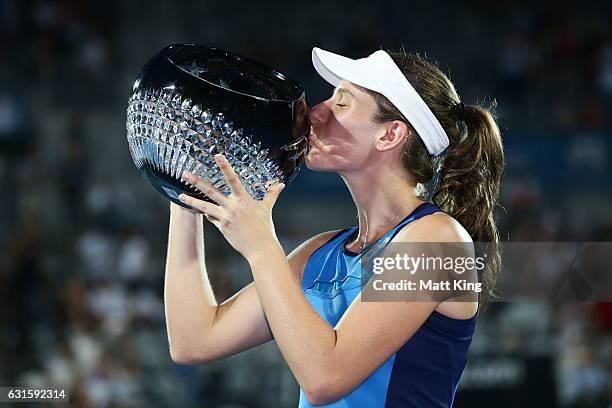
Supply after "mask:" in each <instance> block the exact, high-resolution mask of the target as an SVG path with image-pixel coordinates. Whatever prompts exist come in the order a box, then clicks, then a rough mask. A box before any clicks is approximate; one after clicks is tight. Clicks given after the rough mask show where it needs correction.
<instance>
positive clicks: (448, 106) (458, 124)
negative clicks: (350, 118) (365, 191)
mask: <svg viewBox="0 0 612 408" xmlns="http://www.w3.org/2000/svg"><path fill="white" fill-rule="evenodd" d="M389 55H390V56H391V58H393V60H394V62H395V63H396V65H397V66H398V67H399V68H400V70H401V71H402V73H403V74H404V75H405V76H406V79H408V81H409V82H410V84H411V85H412V86H413V88H414V89H415V90H416V91H417V93H418V94H419V95H420V96H421V98H422V99H423V101H425V103H426V104H427V106H428V107H429V109H431V111H432V112H433V114H434V115H435V117H436V118H437V119H438V121H439V122H440V124H441V125H442V127H443V128H444V131H445V132H446V134H447V135H448V139H449V146H448V148H447V150H446V151H445V154H443V155H441V156H438V157H433V156H431V155H430V154H429V152H428V151H427V149H426V148H425V144H424V143H423V141H422V140H421V138H420V137H419V136H418V134H417V132H416V131H415V130H414V128H413V127H412V126H411V125H410V122H409V121H407V120H406V118H405V117H404V116H403V115H402V114H401V113H400V112H399V111H398V110H397V108H396V107H395V106H394V105H393V104H392V103H391V102H389V100H388V99H387V98H385V97H384V96H383V95H381V94H379V93H377V92H374V91H368V92H369V93H370V94H371V95H372V97H373V98H374V100H375V102H376V105H377V107H378V109H377V110H376V113H375V114H374V117H373V120H375V121H378V122H385V121H392V120H401V121H404V122H405V123H406V124H407V125H408V128H409V130H410V132H411V133H412V136H411V137H409V138H408V140H407V142H406V144H405V147H404V151H403V157H402V164H403V166H404V167H405V168H406V169H407V170H408V171H409V172H410V174H411V176H412V177H413V178H414V179H415V180H416V182H417V193H418V194H419V197H420V198H421V199H423V200H427V201H433V202H434V203H435V204H436V205H437V206H438V207H440V208H441V209H442V210H443V211H444V212H446V213H447V214H449V215H451V216H452V217H453V218H455V219H456V220H457V221H459V222H460V223H461V225H463V227H464V228H465V229H466V230H467V232H468V233H469V234H470V236H471V237H472V240H473V241H474V242H480V243H482V245H484V251H486V253H487V263H486V265H485V268H484V270H483V271H481V274H480V281H481V283H482V292H481V293H480V303H481V304H482V305H486V303H487V302H488V301H490V300H493V299H494V298H495V294H494V287H495V283H496V281H497V276H498V274H499V271H500V270H501V256H500V247H499V233H498V230H497V227H496V225H495V220H494V218H493V211H494V209H495V207H496V206H497V205H498V197H499V187H500V180H501V174H502V171H503V168H504V152H503V147H502V139H501V134H500V130H499V127H498V126H497V123H496V121H495V118H494V116H493V114H492V110H493V108H494V107H495V103H493V104H492V105H491V106H490V107H489V108H483V107H481V106H478V105H464V104H463V103H462V102H460V98H459V95H458V94H457V91H456V89H455V87H454V85H453V83H452V82H451V81H450V79H448V77H447V76H446V75H445V74H444V73H443V72H442V71H441V70H440V69H439V68H438V67H437V66H436V65H435V64H434V63H432V62H429V61H428V60H427V59H425V58H423V57H420V56H419V55H418V54H409V53H405V52H399V53H394V52H390V53H389ZM462 125H463V126H462ZM462 128H463V129H462Z"/></svg>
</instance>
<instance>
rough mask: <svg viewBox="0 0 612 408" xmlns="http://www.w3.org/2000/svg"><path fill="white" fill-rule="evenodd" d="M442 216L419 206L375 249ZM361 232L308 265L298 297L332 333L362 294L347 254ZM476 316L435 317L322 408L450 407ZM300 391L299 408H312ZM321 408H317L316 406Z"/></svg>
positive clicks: (352, 256)
mask: <svg viewBox="0 0 612 408" xmlns="http://www.w3.org/2000/svg"><path fill="white" fill-rule="evenodd" d="M437 211H441V210H440V209H439V208H438V207H437V206H435V205H434V204H431V203H423V204H421V205H420V206H418V207H417V208H416V209H415V210H414V211H413V212H412V213H411V214H410V215H408V216H407V217H406V218H404V219H403V220H402V221H401V222H400V223H399V224H398V225H397V226H395V228H393V229H392V230H391V231H389V232H388V233H387V234H385V235H384V236H382V237H381V238H380V239H379V241H378V243H379V244H384V243H387V242H389V241H390V240H391V239H392V238H393V237H394V236H395V235H396V234H397V233H398V232H399V231H400V229H401V228H403V227H404V226H405V225H406V224H408V223H409V222H411V221H413V220H416V219H419V218H421V217H423V216H425V215H428V214H432V213H435V212H437ZM358 228H359V227H357V226H355V227H350V228H346V229H344V230H342V231H340V232H338V233H337V234H336V235H335V236H334V237H333V238H331V239H330V240H329V241H328V242H327V243H326V244H325V245H323V246H322V247H320V248H319V249H317V250H316V251H315V252H314V253H313V254H312V255H311V257H310V259H309V260H308V262H307V264H306V266H305V268H304V275H303V279H302V291H303V292H304V295H305V296H306V298H307V299H308V301H309V302H310V304H311V305H312V307H313V308H314V309H315V310H316V311H317V312H318V313H319V315H321V317H322V318H324V319H325V320H326V321H327V322H328V323H329V324H330V325H331V326H332V327H335V326H336V324H337V323H338V321H340V318H341V317H342V315H343V314H344V312H345V311H346V310H347V309H348V307H349V306H350V304H351V303H352V302H353V299H355V296H357V294H358V293H359V292H360V290H361V265H360V257H361V256H360V254H356V253H353V252H351V251H349V250H347V249H346V248H345V244H346V243H347V239H349V238H350V237H351V236H352V235H353V234H354V233H355V232H356V231H357V229H358ZM477 316H478V313H476V315H475V316H473V317H472V318H470V319H465V320H460V319H453V318H450V317H448V316H445V315H443V314H441V313H438V312H436V311H434V312H433V313H432V314H431V315H430V316H429V318H427V320H426V321H425V322H424V323H423V325H422V326H421V327H420V328H419V329H418V330H417V331H416V332H415V333H414V335H413V336H412V337H411V338H410V339H408V341H407V342H406V343H404V345H403V346H402V347H400V349H399V350H397V351H396V352H395V353H393V355H391V357H389V359H388V360H387V361H385V362H384V363H383V364H382V365H380V366H379V367H378V368H377V369H376V370H375V371H374V372H373V373H372V374H370V376H369V377H368V378H366V379H365V380H364V381H363V382H362V383H361V384H360V385H359V386H357V388H355V389H354V390H353V391H352V392H351V393H350V394H348V395H346V396H345V397H344V398H342V399H340V400H338V401H336V402H334V403H332V404H329V405H324V406H325V407H334V408H340V407H342V408H377V407H380V408H383V407H393V408H395V407H415V408H425V407H450V406H452V404H453V399H454V396H455V391H456V389H457V385H458V384H459V379H460V378H461V374H462V373H463V369H464V368H465V364H466V360H467V352H468V347H469V346H470V343H471V341H472V334H473V333H474V328H475V326H476V318H477ZM313 406H315V405H312V404H310V402H309V401H308V399H307V398H306V395H305V394H304V391H303V390H302V389H300V402H299V408H307V407H313ZM319 406H320V405H319Z"/></svg>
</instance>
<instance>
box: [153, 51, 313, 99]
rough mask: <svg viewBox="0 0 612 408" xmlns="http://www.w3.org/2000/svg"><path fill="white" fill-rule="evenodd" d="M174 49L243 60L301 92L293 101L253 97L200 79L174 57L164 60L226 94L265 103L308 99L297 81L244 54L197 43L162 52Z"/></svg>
mask: <svg viewBox="0 0 612 408" xmlns="http://www.w3.org/2000/svg"><path fill="white" fill-rule="evenodd" d="M173 47H182V48H185V47H189V48H202V49H206V50H210V51H214V52H217V53H221V54H226V56H227V55H230V56H232V57H233V58H236V59H238V60H242V61H244V62H247V63H248V64H252V65H254V66H258V67H260V68H264V69H266V70H268V71H269V72H270V73H273V74H274V76H276V77H277V78H279V79H281V80H283V81H286V82H288V83H289V84H290V86H291V87H292V88H294V89H295V90H296V91H297V92H299V96H297V97H295V98H293V99H280V98H266V97H262V96H257V95H252V94H250V93H245V92H240V91H236V90H234V89H230V88H225V87H223V86H221V85H219V84H216V83H214V82H211V81H209V80H207V79H206V78H202V77H199V76H197V75H194V74H192V73H191V72H189V71H187V70H186V69H184V68H183V67H181V66H180V65H179V64H177V63H176V62H174V61H173V60H172V55H167V54H166V55H165V56H164V58H165V59H166V60H167V61H168V62H169V63H170V64H172V66H174V67H176V68H178V69H179V70H181V71H182V72H184V73H185V74H187V75H189V76H191V77H193V78H195V79H198V80H201V81H203V82H205V83H206V84H207V85H211V86H214V87H216V88H219V89H222V90H224V91H226V92H231V93H234V94H237V95H241V96H246V97H249V98H253V99H256V100H259V101H264V102H282V103H296V102H298V101H300V100H302V99H305V97H306V91H305V90H304V88H302V87H301V86H300V85H299V83H298V82H297V81H296V80H295V79H293V78H292V77H290V76H288V75H286V74H284V73H282V72H280V71H278V70H277V69H275V68H272V67H270V66H269V65H266V64H263V63H261V62H259V61H256V60H253V59H251V58H249V57H246V56H244V55H242V54H238V53H236V52H233V51H230V50H227V49H224V48H219V47H211V46H208V45H204V44H197V43H173V44H170V45H168V46H167V47H165V48H164V49H163V50H162V52H164V51H165V52H166V53H170V52H172V51H173V50H172V48H173Z"/></svg>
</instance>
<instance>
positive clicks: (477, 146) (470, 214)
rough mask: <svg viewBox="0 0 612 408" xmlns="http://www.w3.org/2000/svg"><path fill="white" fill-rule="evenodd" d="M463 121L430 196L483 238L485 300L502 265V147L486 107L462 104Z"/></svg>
mask: <svg viewBox="0 0 612 408" xmlns="http://www.w3.org/2000/svg"><path fill="white" fill-rule="evenodd" d="M494 106H495V105H492V108H493V107H494ZM464 123H465V132H464V135H463V136H462V138H461V139H460V141H459V143H457V144H456V145H455V146H453V147H452V148H450V149H449V151H448V155H447V156H446V158H445V159H444V161H443V165H442V168H441V170H440V179H441V180H440V184H439V186H438V188H437V189H436V190H435V192H434V193H433V201H434V202H435V203H436V204H437V205H438V206H439V207H440V208H442V209H444V211H445V212H447V213H448V214H450V215H451V216H452V217H453V218H455V219H456V220H458V221H459V222H460V223H461V225H463V227H464V228H465V229H466V230H467V231H468V232H469V234H470V236H471V237H472V240H473V241H474V242H476V241H479V242H482V243H483V245H484V246H485V247H486V249H485V251H486V253H487V255H488V256H487V258H488V261H487V264H486V266H485V269H484V271H482V275H481V276H480V279H481V282H482V284H483V288H484V290H483V291H482V292H481V301H482V302H483V303H487V301H490V300H492V299H493V298H494V297H495V294H494V290H493V288H494V287H495V283H496V281H497V274H498V271H499V270H500V269H501V256H500V248H499V232H498V230H497V226H496V225H495V220H494V218H493V211H494V209H495V207H496V206H497V204H498V196H499V187H500V181H501V175H502V171H503V166H504V151H503V147H502V139H501V134H500V131H499V127H498V126H497V123H496V122H495V118H494V116H493V114H492V113H491V112H490V110H488V109H485V108H483V107H481V106H477V105H476V106H471V105H465V112H464Z"/></svg>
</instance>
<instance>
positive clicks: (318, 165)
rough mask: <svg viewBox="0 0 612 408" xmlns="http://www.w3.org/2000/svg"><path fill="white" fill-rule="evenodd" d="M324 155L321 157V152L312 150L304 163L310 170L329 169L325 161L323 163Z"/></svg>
mask: <svg viewBox="0 0 612 408" xmlns="http://www.w3.org/2000/svg"><path fill="white" fill-rule="evenodd" d="M321 159H323V157H321V155H320V154H317V153H313V152H312V150H311V151H309V152H308V154H307V155H306V158H305V160H304V164H305V165H306V167H307V168H308V169H309V170H313V171H326V170H328V169H326V168H325V166H324V163H322V162H323V161H324V160H321Z"/></svg>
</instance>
